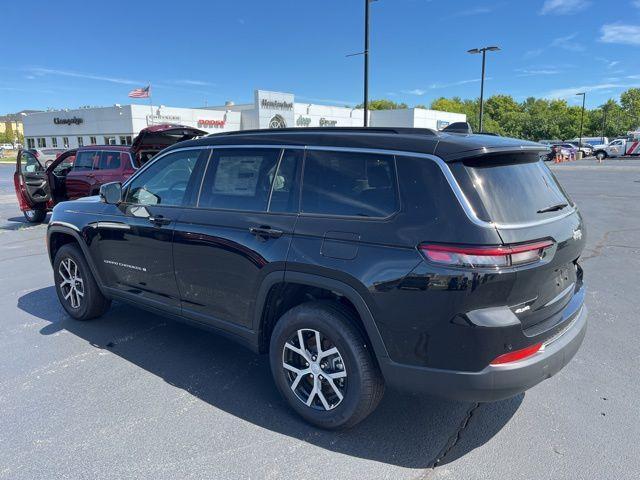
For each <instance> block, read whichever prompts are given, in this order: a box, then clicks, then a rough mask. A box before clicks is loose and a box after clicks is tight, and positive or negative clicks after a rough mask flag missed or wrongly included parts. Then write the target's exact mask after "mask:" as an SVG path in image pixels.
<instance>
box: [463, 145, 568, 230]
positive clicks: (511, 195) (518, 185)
mask: <svg viewBox="0 0 640 480" xmlns="http://www.w3.org/2000/svg"><path fill="white" fill-rule="evenodd" d="M450 167H451V170H452V171H453V173H454V175H455V177H456V179H457V180H458V183H459V184H460V186H461V188H462V190H463V191H464V193H465V195H466V197H467V198H468V199H469V201H470V202H471V205H472V207H473V209H474V210H475V212H476V214H477V215H478V217H479V218H481V219H482V220H485V221H487V222H496V223H521V222H532V221H536V220H544V219H545V218H549V217H554V216H557V215H558V214H560V213H562V211H563V210H565V209H566V208H570V205H572V203H571V201H570V200H569V198H568V197H567V195H566V194H565V192H564V191H563V190H562V187H561V186H560V184H559V183H558V181H557V180H556V178H555V176H554V175H553V173H551V171H550V170H549V168H548V167H547V166H546V165H545V164H544V163H543V162H542V161H540V160H539V159H538V156H537V155H536V156H535V158H534V157H533V156H532V157H531V158H530V160H529V161H524V162H523V161H522V157H518V158H514V157H502V158H500V159H499V160H493V161H491V160H486V159H476V160H469V161H465V162H464V163H456V164H451V165H450ZM550 208H551V210H549V211H544V210H546V209H550Z"/></svg>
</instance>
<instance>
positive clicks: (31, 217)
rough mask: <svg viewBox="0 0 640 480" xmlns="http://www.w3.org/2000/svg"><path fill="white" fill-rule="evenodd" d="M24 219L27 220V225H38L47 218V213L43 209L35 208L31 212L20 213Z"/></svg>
mask: <svg viewBox="0 0 640 480" xmlns="http://www.w3.org/2000/svg"><path fill="white" fill-rule="evenodd" d="M22 214H23V215H24V218H26V219H27V222H29V223H40V222H42V221H43V220H44V218H45V217H46V216H47V211H46V210H45V209H43V208H36V209H33V210H25V211H24V212H22Z"/></svg>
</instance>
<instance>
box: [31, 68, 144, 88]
mask: <svg viewBox="0 0 640 480" xmlns="http://www.w3.org/2000/svg"><path fill="white" fill-rule="evenodd" d="M29 71H30V72H31V73H32V74H33V75H36V76H45V75H57V76H62V77H73V78H85V79H87V80H98V81H102V82H110V83H118V84H121V85H138V84H142V83H145V82H140V81H138V80H130V79H127V78H118V77H105V76H103V75H94V74H91V73H81V72H74V71H70V70H57V69H54V68H39V67H36V68H31V69H29Z"/></svg>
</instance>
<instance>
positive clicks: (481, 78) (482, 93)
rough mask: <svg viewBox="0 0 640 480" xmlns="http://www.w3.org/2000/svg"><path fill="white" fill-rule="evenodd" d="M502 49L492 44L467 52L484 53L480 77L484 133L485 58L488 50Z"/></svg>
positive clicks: (480, 130) (480, 129)
mask: <svg viewBox="0 0 640 480" xmlns="http://www.w3.org/2000/svg"><path fill="white" fill-rule="evenodd" d="M498 50H500V47H497V46H491V47H482V48H472V49H471V50H467V53H472V54H476V53H482V76H481V77H480V120H479V123H480V128H479V132H480V133H482V113H483V108H484V105H483V103H484V102H483V101H484V65H485V58H486V55H487V52H495V51H498Z"/></svg>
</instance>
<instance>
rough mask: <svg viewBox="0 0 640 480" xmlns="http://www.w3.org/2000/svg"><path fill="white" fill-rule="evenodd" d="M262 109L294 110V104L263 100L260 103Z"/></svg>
mask: <svg viewBox="0 0 640 480" xmlns="http://www.w3.org/2000/svg"><path fill="white" fill-rule="evenodd" d="M260 106H261V107H262V108H269V109H271V110H293V102H283V101H280V100H267V99H266V98H263V99H262V100H261V101H260Z"/></svg>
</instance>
